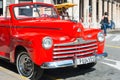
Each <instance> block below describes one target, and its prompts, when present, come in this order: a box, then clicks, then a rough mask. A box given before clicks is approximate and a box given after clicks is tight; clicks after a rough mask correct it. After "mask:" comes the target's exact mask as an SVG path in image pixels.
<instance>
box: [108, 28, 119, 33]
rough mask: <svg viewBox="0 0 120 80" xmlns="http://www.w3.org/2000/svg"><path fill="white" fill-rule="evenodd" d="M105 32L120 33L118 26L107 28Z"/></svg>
mask: <svg viewBox="0 0 120 80" xmlns="http://www.w3.org/2000/svg"><path fill="white" fill-rule="evenodd" d="M107 33H111V34H115V33H120V29H119V28H116V29H107Z"/></svg>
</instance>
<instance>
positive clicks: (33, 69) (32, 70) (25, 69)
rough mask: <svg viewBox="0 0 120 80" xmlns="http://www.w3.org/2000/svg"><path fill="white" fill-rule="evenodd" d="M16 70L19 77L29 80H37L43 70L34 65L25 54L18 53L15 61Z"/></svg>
mask: <svg viewBox="0 0 120 80" xmlns="http://www.w3.org/2000/svg"><path fill="white" fill-rule="evenodd" d="M16 66H17V70H18V72H19V74H20V75H22V76H25V77H27V78H29V79H31V80H38V79H39V78H40V77H41V76H42V73H43V69H41V68H40V67H38V66H37V65H35V64H34V63H33V62H32V60H31V58H30V57H29V55H28V54H27V52H20V53H19V54H18V56H17V59H16Z"/></svg>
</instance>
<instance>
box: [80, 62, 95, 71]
mask: <svg viewBox="0 0 120 80" xmlns="http://www.w3.org/2000/svg"><path fill="white" fill-rule="evenodd" d="M95 65H96V62H93V63H88V64H84V65H79V66H78V67H79V68H80V69H90V68H92V67H94V66H95Z"/></svg>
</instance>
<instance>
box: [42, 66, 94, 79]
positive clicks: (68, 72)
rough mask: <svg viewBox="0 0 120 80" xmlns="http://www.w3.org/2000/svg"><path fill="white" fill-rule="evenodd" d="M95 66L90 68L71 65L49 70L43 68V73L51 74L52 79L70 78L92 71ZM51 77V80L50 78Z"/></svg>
mask: <svg viewBox="0 0 120 80" xmlns="http://www.w3.org/2000/svg"><path fill="white" fill-rule="evenodd" d="M94 70H95V68H90V69H80V68H73V67H67V68H62V69H51V70H45V72H44V74H45V75H46V74H47V75H49V76H50V77H51V76H52V79H54V80H55V79H66V78H71V77H75V76H79V75H85V74H86V73H89V72H91V71H94ZM52 79H51V80H52Z"/></svg>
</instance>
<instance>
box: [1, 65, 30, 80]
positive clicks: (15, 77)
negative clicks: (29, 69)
mask: <svg viewBox="0 0 120 80" xmlns="http://www.w3.org/2000/svg"><path fill="white" fill-rule="evenodd" d="M0 80H30V79H28V78H26V77H24V76H21V75H19V74H17V73H15V72H12V71H10V70H8V69H5V68H3V67H1V66H0Z"/></svg>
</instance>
